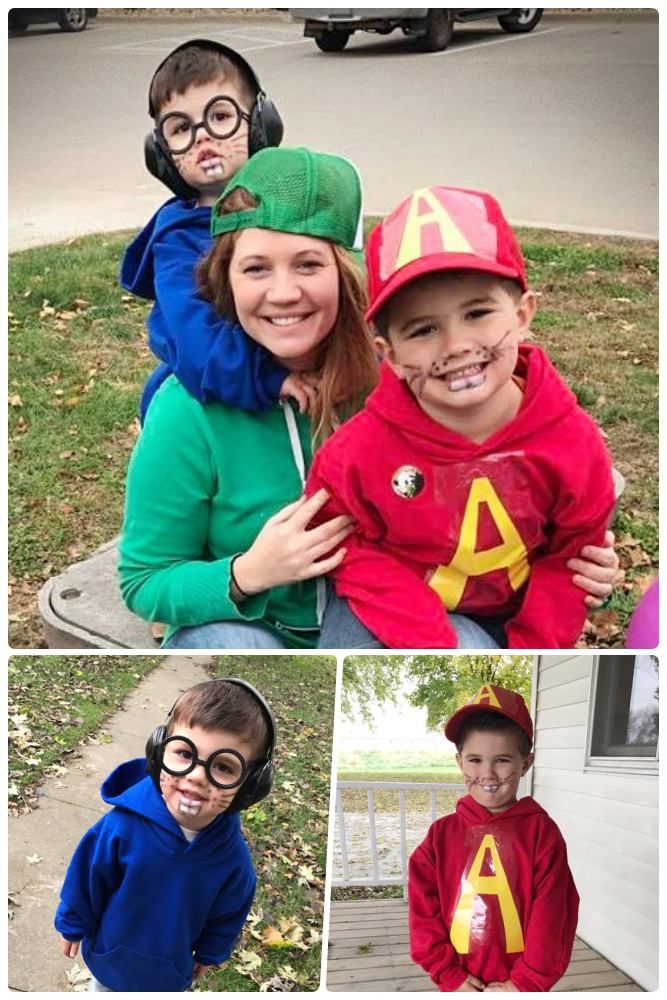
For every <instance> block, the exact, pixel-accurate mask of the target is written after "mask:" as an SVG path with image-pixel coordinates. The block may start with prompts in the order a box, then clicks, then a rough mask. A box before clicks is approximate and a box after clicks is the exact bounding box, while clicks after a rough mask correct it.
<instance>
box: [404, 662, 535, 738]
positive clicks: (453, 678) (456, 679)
mask: <svg viewBox="0 0 667 1000" xmlns="http://www.w3.org/2000/svg"><path fill="white" fill-rule="evenodd" d="M533 660H534V658H533V657H532V656H509V655H500V656H499V655H495V656H469V655H466V654H458V655H456V656H419V655H418V656H412V657H410V664H409V667H408V673H409V676H410V677H411V679H412V680H414V681H415V682H416V684H415V687H414V689H413V690H412V692H411V693H410V695H409V696H408V701H409V702H410V704H411V705H414V706H416V707H422V706H425V707H426V710H427V715H426V723H427V725H428V727H429V729H441V728H442V726H443V725H444V723H445V721H446V720H447V719H448V718H449V716H450V715H452V714H453V713H454V712H455V711H456V710H457V709H459V708H461V706H462V705H465V703H466V702H467V701H469V700H470V698H471V697H472V696H473V694H474V693H475V691H477V689H478V688H480V687H481V686H482V684H497V685H498V686H499V687H504V688H508V689H509V690H510V691H517V692H518V693H519V694H520V695H522V696H523V697H524V699H525V701H526V704H528V705H530V693H531V686H532V674H533Z"/></svg>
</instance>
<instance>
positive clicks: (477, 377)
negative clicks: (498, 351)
mask: <svg viewBox="0 0 667 1000" xmlns="http://www.w3.org/2000/svg"><path fill="white" fill-rule="evenodd" d="M488 364H489V362H488V361H481V362H478V363H476V364H472V365H463V366H462V367H461V368H450V369H449V371H446V372H443V373H442V374H440V373H439V372H438V373H437V374H435V373H434V374H433V375H432V376H431V377H432V378H435V379H437V380H438V382H444V384H445V385H446V386H447V389H448V390H449V392H461V390H463V389H476V388H477V386H480V385H483V384H484V381H485V379H486V376H485V370H486V368H487V366H488Z"/></svg>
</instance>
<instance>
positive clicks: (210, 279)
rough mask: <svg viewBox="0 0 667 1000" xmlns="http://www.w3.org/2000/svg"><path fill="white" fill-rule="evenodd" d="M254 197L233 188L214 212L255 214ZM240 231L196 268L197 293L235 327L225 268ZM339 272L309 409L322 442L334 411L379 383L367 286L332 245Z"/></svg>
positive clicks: (220, 241) (220, 240)
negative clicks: (334, 313)
mask: <svg viewBox="0 0 667 1000" xmlns="http://www.w3.org/2000/svg"><path fill="white" fill-rule="evenodd" d="M256 206H257V203H256V201H255V199H254V198H253V196H252V195H251V194H250V193H249V192H248V191H246V190H245V189H244V188H235V190H234V191H232V192H231V193H230V194H229V195H228V196H227V197H226V198H225V199H224V201H223V202H222V204H221V205H219V206H218V207H217V211H218V212H238V211H243V210H245V209H251V208H256ZM238 236H239V233H238V231H235V232H232V233H223V234H222V236H219V237H218V238H217V239H216V241H215V243H214V245H213V249H212V250H211V251H210V253H209V254H208V256H206V257H205V258H204V259H203V260H202V262H201V263H200V265H199V268H198V272H197V277H198V281H199V290H200V292H201V294H202V296H203V297H204V298H205V299H208V300H209V301H210V302H212V303H213V305H214V306H215V308H216V309H217V310H218V312H219V313H221V315H223V316H229V317H232V318H233V319H234V320H236V321H238V316H237V313H236V308H235V306H234V296H233V295H232V289H231V282H230V279H229V265H230V262H231V259H232V255H233V253H234V247H235V245H236V241H237V239H238ZM330 246H331V248H332V250H333V254H334V257H335V260H336V265H337V267H338V275H339V302H338V313H337V316H336V321H335V323H334V325H333V327H332V329H331V332H330V333H329V335H328V336H327V337H326V339H325V340H324V341H323V343H322V345H321V357H320V362H319V367H318V372H319V374H320V376H321V381H320V388H319V392H318V393H317V398H316V400H315V403H314V405H312V406H311V420H312V423H313V438H314V439H316V440H318V441H323V440H324V439H325V438H326V437H328V436H329V435H330V434H331V433H332V431H334V430H335V428H336V425H337V423H338V420H339V414H338V413H337V412H336V411H337V408H339V407H341V406H343V407H345V408H346V409H347V406H346V404H349V409H350V411H351V410H352V409H353V408H354V407H355V406H356V405H357V404H358V403H359V402H360V401H361V399H362V398H363V397H364V396H365V395H366V393H367V392H368V391H369V390H370V389H372V388H373V386H374V385H375V383H376V381H377V372H378V362H377V358H376V355H375V351H374V349H373V342H372V337H371V332H370V330H369V327H368V325H367V323H366V321H365V320H364V311H365V308H366V283H365V280H364V277H363V275H362V274H361V272H360V270H359V268H358V266H357V265H356V264H355V262H354V261H353V259H352V258H351V257H350V255H349V254H348V253H347V252H346V251H345V250H343V249H342V247H339V246H338V245H337V244H335V243H331V244H330Z"/></svg>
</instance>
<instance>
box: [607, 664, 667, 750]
mask: <svg viewBox="0 0 667 1000" xmlns="http://www.w3.org/2000/svg"><path fill="white" fill-rule="evenodd" d="M657 752H658V659H657V657H656V656H601V657H600V659H599V662H598V668H597V675H596V684H595V700H594V708H593V726H592V736H591V749H590V756H591V757H592V758H598V760H599V758H605V757H607V758H609V757H613V758H619V757H625V758H644V759H646V758H651V759H653V760H654V761H655V760H656V758H657Z"/></svg>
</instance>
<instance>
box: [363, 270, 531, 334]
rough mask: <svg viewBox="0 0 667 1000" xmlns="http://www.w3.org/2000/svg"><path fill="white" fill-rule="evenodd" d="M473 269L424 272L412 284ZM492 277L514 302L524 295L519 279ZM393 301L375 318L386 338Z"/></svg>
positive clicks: (462, 274)
mask: <svg viewBox="0 0 667 1000" xmlns="http://www.w3.org/2000/svg"><path fill="white" fill-rule="evenodd" d="M473 271H474V268H457V269H455V270H452V271H431V272H429V273H428V274H423V275H420V276H419V277H418V278H415V279H414V282H411V283H410V284H414V283H415V282H417V281H420V280H421V279H422V278H431V277H433V275H434V274H439V275H440V276H441V277H442V278H445V279H447V278H451V279H452V280H454V281H456V280H460V279H461V278H462V277H465V275H467V274H471V273H473ZM474 273H476V274H489V273H490V272H488V271H475V272H474ZM492 277H495V278H496V279H497V281H498V284H499V285H500V287H501V288H502V289H503V290H504V291H505V292H507V294H508V295H509V296H510V298H511V299H513V300H514V302H518V301H519V299H520V298H521V296H522V295H523V289H522V287H521V285H520V284H519V282H518V281H515V280H514V278H503V277H501V275H499V274H497V275H492ZM403 287H404V288H407V287H408V286H407V285H404V286H403ZM399 291H402V289H399ZM392 298H393V296H392ZM391 303H392V299H391V298H390V299H388V300H387V301H386V302H385V304H384V305H383V306H382V308H381V309H380V310H379V312H378V313H377V315H376V316H375V319H374V320H373V324H374V326H375V331H376V333H377V334H378V336H380V337H384V339H385V340H389V324H390V322H391Z"/></svg>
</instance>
